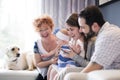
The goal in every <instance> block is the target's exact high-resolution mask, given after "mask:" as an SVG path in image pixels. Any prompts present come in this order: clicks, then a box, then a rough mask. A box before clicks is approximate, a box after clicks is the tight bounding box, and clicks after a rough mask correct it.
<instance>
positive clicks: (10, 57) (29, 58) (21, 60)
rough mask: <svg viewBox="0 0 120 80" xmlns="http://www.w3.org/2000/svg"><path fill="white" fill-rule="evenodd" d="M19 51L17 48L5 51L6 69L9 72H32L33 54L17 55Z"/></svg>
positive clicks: (33, 65) (33, 66)
mask: <svg viewBox="0 0 120 80" xmlns="http://www.w3.org/2000/svg"><path fill="white" fill-rule="evenodd" d="M19 51H20V49H19V48H18V47H17V46H14V47H10V48H8V49H7V52H6V53H5V54H6V58H5V63H6V67H7V69H10V70H25V69H28V70H33V69H34V68H35V64H34V54H30V53H28V52H27V53H19Z"/></svg>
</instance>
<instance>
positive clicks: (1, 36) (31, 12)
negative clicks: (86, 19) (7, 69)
mask: <svg viewBox="0 0 120 80" xmlns="http://www.w3.org/2000/svg"><path fill="white" fill-rule="evenodd" d="M94 4H95V0H0V52H1V50H3V49H4V50H5V48H7V47H8V46H11V45H13V44H15V45H17V46H20V48H21V50H23V51H28V50H30V51H32V50H33V45H34V41H35V40H36V39H37V37H38V35H37V33H36V32H35V31H34V28H33V24H32V23H33V20H34V19H35V18H36V17H38V16H40V15H41V14H49V15H50V16H51V17H52V18H53V20H54V23H55V27H59V28H63V27H64V23H65V20H66V18H67V17H68V16H69V15H70V14H71V13H72V12H78V13H79V12H80V10H81V9H83V8H84V7H85V6H87V5H94ZM0 55H1V53H0Z"/></svg>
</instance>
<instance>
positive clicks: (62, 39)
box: [56, 29, 77, 68]
mask: <svg viewBox="0 0 120 80" xmlns="http://www.w3.org/2000/svg"><path fill="white" fill-rule="evenodd" d="M56 37H57V42H58V45H61V48H60V51H59V55H58V67H60V68H64V67H66V66H77V64H76V63H75V61H73V60H72V59H71V58H66V57H64V55H65V54H68V53H66V52H65V51H66V50H69V51H70V47H69V40H70V37H69V35H68V33H67V30H66V29H61V30H60V31H58V32H57V33H56Z"/></svg>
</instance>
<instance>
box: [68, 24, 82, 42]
mask: <svg viewBox="0 0 120 80" xmlns="http://www.w3.org/2000/svg"><path fill="white" fill-rule="evenodd" d="M66 29H67V31H68V34H69V36H70V37H71V38H73V39H74V40H77V39H79V38H80V33H79V28H78V27H76V26H70V25H68V24H66Z"/></svg>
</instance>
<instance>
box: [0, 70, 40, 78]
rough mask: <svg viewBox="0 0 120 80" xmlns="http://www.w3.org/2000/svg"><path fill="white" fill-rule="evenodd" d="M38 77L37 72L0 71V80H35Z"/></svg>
mask: <svg viewBox="0 0 120 80" xmlns="http://www.w3.org/2000/svg"><path fill="white" fill-rule="evenodd" d="M37 75H38V71H37V70H34V71H28V70H4V69H1V70H0V80H35V78H36V77H37Z"/></svg>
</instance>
